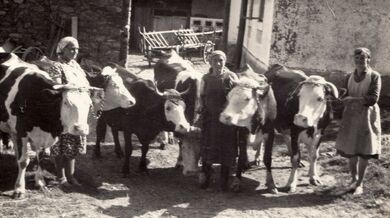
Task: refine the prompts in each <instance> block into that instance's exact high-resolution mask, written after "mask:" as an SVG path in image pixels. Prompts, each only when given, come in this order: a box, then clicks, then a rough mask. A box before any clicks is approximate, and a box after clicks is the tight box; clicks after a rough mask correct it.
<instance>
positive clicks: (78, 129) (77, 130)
mask: <svg viewBox="0 0 390 218" xmlns="http://www.w3.org/2000/svg"><path fill="white" fill-rule="evenodd" d="M73 134H75V135H81V136H86V135H88V134H89V126H88V125H81V124H75V125H74V126H73Z"/></svg>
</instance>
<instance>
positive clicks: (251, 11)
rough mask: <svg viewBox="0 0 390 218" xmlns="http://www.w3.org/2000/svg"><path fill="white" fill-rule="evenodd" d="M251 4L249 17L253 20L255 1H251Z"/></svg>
mask: <svg viewBox="0 0 390 218" xmlns="http://www.w3.org/2000/svg"><path fill="white" fill-rule="evenodd" d="M250 1H251V3H250V5H249V17H250V18H252V17H253V3H254V2H255V0H250Z"/></svg>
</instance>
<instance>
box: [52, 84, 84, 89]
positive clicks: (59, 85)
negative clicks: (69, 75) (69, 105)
mask: <svg viewBox="0 0 390 218" xmlns="http://www.w3.org/2000/svg"><path fill="white" fill-rule="evenodd" d="M77 88H79V87H77V86H75V85H72V84H58V85H54V86H53V89H55V90H71V89H77Z"/></svg>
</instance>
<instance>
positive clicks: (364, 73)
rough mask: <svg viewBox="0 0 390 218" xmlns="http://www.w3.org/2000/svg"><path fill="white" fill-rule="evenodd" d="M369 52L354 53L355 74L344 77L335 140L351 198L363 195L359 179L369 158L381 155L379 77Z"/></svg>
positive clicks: (360, 50) (365, 49)
mask: <svg viewBox="0 0 390 218" xmlns="http://www.w3.org/2000/svg"><path fill="white" fill-rule="evenodd" d="M370 60H371V52H370V50H369V49H367V48H357V49H355V51H354V62H355V67H356V69H355V71H354V72H353V73H351V74H349V75H348V76H347V83H346V87H347V97H345V98H344V99H343V100H342V101H343V103H344V107H345V108H344V112H343V119H342V121H341V125H340V130H339V134H338V136H337V140H336V148H337V151H338V153H339V154H341V155H342V156H344V157H347V158H349V166H350V171H351V176H352V181H351V184H350V187H351V188H352V190H353V191H354V194H362V193H363V178H364V175H365V172H366V168H367V165H368V160H369V159H370V158H375V159H377V158H378V157H379V154H380V153H381V123H380V113H379V106H378V104H377V102H378V99H379V95H380V90H381V85H382V82H381V77H380V74H379V73H378V72H376V71H374V70H373V69H372V68H371V67H370V65H369V63H370Z"/></svg>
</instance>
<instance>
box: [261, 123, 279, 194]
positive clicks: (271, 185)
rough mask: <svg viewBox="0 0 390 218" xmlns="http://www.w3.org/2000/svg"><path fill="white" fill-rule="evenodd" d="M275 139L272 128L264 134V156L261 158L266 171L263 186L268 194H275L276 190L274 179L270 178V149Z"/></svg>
mask: <svg viewBox="0 0 390 218" xmlns="http://www.w3.org/2000/svg"><path fill="white" fill-rule="evenodd" d="M274 138H275V132H274V130H273V128H272V130H269V132H268V133H266V134H264V140H263V141H264V142H265V143H264V144H265V145H264V156H263V162H264V165H265V168H266V170H267V177H266V182H265V186H266V187H267V190H268V192H269V193H272V194H277V193H278V189H277V188H276V185H275V182H274V178H273V176H272V169H271V167H272V148H273V142H274Z"/></svg>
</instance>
